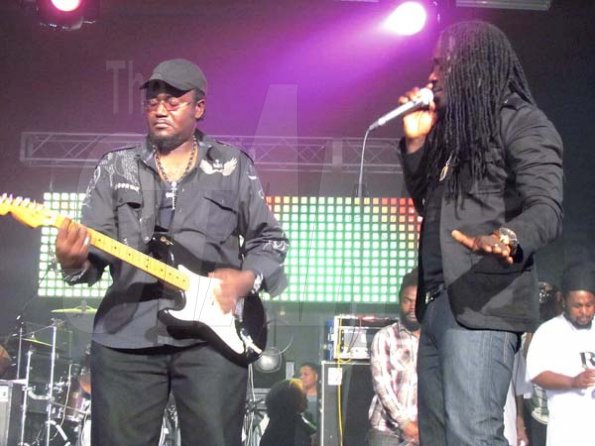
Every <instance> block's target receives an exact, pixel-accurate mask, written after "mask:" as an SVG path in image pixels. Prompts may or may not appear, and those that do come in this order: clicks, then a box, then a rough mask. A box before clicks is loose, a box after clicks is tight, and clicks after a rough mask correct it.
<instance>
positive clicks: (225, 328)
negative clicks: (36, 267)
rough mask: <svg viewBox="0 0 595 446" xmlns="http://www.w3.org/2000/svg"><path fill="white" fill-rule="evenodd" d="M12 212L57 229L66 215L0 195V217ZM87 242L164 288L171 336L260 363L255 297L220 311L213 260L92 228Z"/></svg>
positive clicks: (260, 313)
mask: <svg viewBox="0 0 595 446" xmlns="http://www.w3.org/2000/svg"><path fill="white" fill-rule="evenodd" d="M9 213H10V214H12V216H13V217H14V218H15V219H17V220H18V221H20V222H21V223H23V224H25V225H27V226H30V227H32V228H36V227H39V226H52V227H55V228H59V227H60V226H61V224H62V222H63V221H64V220H66V217H64V216H62V215H60V214H58V213H56V212H55V211H51V210H48V209H45V208H44V207H43V206H41V205H39V204H37V203H35V202H33V201H30V200H29V199H26V198H22V197H15V198H13V197H12V195H7V194H2V195H1V196H0V215H6V214H9ZM87 234H88V236H89V242H90V244H91V245H92V246H94V247H95V248H97V249H100V250H101V251H103V252H106V253H107V254H110V255H112V256H114V257H115V258H117V259H120V260H122V261H123V262H126V263H128V264H130V265H132V266H134V267H136V268H138V269H140V270H141V271H144V272H146V273H147V274H150V275H152V276H153V277H155V278H156V279H158V280H159V281H160V282H161V283H163V284H164V289H165V290H166V294H169V296H170V297H171V298H172V306H171V308H166V309H164V310H161V311H160V312H159V318H160V319H161V320H162V321H163V322H164V323H165V324H166V326H167V327H168V330H169V332H170V333H171V335H172V336H174V337H177V338H181V339H183V338H200V339H204V340H206V341H208V342H209V343H210V344H212V345H213V346H214V347H215V348H218V350H219V351H220V352H221V353H222V354H223V355H224V356H226V357H228V358H229V359H230V360H232V361H234V362H236V363H239V364H241V365H247V364H249V363H250V362H252V361H255V360H256V359H258V357H259V356H260V355H261V354H262V351H263V350H264V348H265V346H266V341H267V330H266V316H265V311H264V307H263V305H262V302H261V301H260V298H259V297H258V295H256V294H254V295H249V296H247V297H245V298H243V299H239V300H238V305H237V306H236V308H235V309H234V311H230V312H224V311H223V310H222V309H221V308H220V307H219V304H218V302H217V300H216V299H215V298H214V297H213V294H212V289H213V287H215V286H218V284H219V280H218V279H214V278H210V277H207V276H208V274H209V273H210V272H212V271H214V270H215V267H216V265H215V264H214V263H212V262H204V261H200V260H198V259H196V257H194V256H193V255H192V254H191V253H190V252H189V251H188V250H186V249H184V248H182V247H181V246H178V245H175V244H174V243H173V241H172V240H171V239H169V238H167V237H165V236H162V235H156V236H154V237H153V239H152V240H151V242H150V243H149V249H150V250H151V253H152V254H153V257H151V256H148V255H147V254H145V253H143V252H140V251H137V250H135V249H133V248H131V247H129V246H127V245H125V244H123V243H121V242H119V241H117V240H114V239H112V238H110V237H108V236H107V235H105V234H102V233H100V232H98V231H95V230H93V229H91V228H87Z"/></svg>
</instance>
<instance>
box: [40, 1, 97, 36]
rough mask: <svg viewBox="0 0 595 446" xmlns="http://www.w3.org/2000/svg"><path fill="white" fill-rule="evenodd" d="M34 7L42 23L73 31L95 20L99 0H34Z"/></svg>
mask: <svg viewBox="0 0 595 446" xmlns="http://www.w3.org/2000/svg"><path fill="white" fill-rule="evenodd" d="M36 9H37V15H38V17H39V20H40V22H41V23H42V24H43V25H47V26H50V27H52V28H55V29H59V30H65V31H73V30H77V29H80V28H81V26H82V25H83V23H92V22H94V21H95V20H96V18H97V15H98V13H99V0H36Z"/></svg>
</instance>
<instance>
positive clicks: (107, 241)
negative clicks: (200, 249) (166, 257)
mask: <svg viewBox="0 0 595 446" xmlns="http://www.w3.org/2000/svg"><path fill="white" fill-rule="evenodd" d="M63 220H64V217H62V216H61V215H57V216H56V221H55V223H54V224H53V226H55V227H60V225H61V224H62V221H63ZM87 232H88V234H89V238H90V240H89V242H90V243H91V245H92V246H94V247H95V248H97V249H100V250H101V251H103V252H106V253H107V254H110V255H112V256H114V257H115V258H117V259H120V260H122V261H123V262H126V263H128V264H130V265H132V266H134V267H136V268H138V269H140V270H141V271H144V272H146V273H147V274H150V275H151V276H153V277H155V278H156V279H158V280H161V281H162V282H163V283H165V284H167V285H170V286H172V287H174V288H177V289H179V290H182V291H186V290H188V288H189V286H190V284H189V281H188V277H187V276H186V275H185V274H183V273H181V272H180V271H178V270H177V269H176V268H174V267H172V266H169V265H168V264H166V263H163V262H161V261H159V260H157V259H154V258H153V257H151V256H148V255H147V254H144V253H142V252H140V251H137V250H136V249H134V248H131V247H130V246H127V245H125V244H124V243H120V242H118V241H116V240H114V239H112V238H111V237H108V236H107V235H104V234H102V233H101V232H98V231H95V230H94V229H90V228H87Z"/></svg>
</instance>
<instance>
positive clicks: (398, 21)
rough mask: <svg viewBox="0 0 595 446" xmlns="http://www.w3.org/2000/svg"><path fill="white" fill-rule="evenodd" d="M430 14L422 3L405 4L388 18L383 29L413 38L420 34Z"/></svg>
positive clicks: (398, 7)
mask: <svg viewBox="0 0 595 446" xmlns="http://www.w3.org/2000/svg"><path fill="white" fill-rule="evenodd" d="M427 18H428V14H427V12H426V9H425V8H424V6H423V5H422V4H421V3H420V2H413V1H411V2H404V3H401V4H400V5H399V6H397V8H396V9H395V10H394V11H393V12H392V13H391V15H389V16H388V17H387V19H386V20H385V21H384V23H383V25H382V27H383V28H384V29H385V30H387V31H389V32H391V33H394V34H398V35H400V36H412V35H413V34H417V33H418V32H420V31H421V30H422V29H423V27H424V25H425V24H426V20H427Z"/></svg>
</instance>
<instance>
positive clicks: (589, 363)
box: [527, 268, 595, 446]
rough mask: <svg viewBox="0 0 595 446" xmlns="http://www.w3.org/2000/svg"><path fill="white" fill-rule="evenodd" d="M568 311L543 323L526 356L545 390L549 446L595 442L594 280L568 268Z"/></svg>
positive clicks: (529, 371) (588, 445)
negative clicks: (547, 409)
mask: <svg viewBox="0 0 595 446" xmlns="http://www.w3.org/2000/svg"><path fill="white" fill-rule="evenodd" d="M563 290H564V312H563V314H561V315H560V316H557V317H555V318H553V319H551V320H549V321H547V322H545V323H544V324H543V325H541V326H540V327H539V328H538V329H537V331H536V332H535V335H534V336H533V340H532V341H531V345H530V346H529V353H528V355H527V378H528V379H530V380H531V381H533V382H534V383H535V384H538V385H540V386H541V387H543V388H544V389H546V393H547V398H548V408H549V423H548V428H547V446H570V445H572V446H593V445H595V328H594V327H593V316H594V315H595V280H594V277H593V271H592V270H590V271H589V270H586V269H584V268H579V269H574V270H572V271H569V272H567V274H566V275H565V278H564V284H563Z"/></svg>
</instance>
